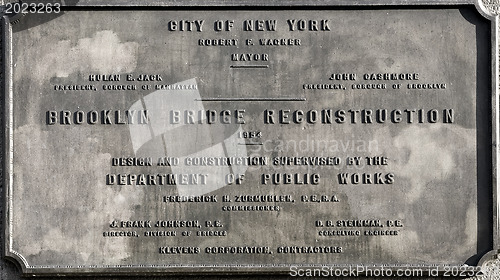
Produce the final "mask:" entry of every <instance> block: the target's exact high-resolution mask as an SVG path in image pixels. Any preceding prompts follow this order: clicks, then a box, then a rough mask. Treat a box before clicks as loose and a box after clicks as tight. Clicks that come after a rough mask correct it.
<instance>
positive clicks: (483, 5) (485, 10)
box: [474, 0, 500, 19]
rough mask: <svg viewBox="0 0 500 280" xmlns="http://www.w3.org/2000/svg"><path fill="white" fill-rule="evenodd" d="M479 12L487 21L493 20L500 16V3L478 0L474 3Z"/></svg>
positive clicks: (496, 0)
mask: <svg viewBox="0 0 500 280" xmlns="http://www.w3.org/2000/svg"><path fill="white" fill-rule="evenodd" d="M474 4H475V6H476V9H477V10H478V12H479V13H480V14H481V15H482V16H483V17H485V18H487V19H492V18H494V17H496V16H498V15H499V14H500V1H498V0H476V1H474Z"/></svg>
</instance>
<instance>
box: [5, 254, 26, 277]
mask: <svg viewBox="0 0 500 280" xmlns="http://www.w3.org/2000/svg"><path fill="white" fill-rule="evenodd" d="M4 259H5V260H7V261H9V262H11V263H13V264H14V265H15V266H16V268H17V269H18V270H19V271H21V272H22V273H23V274H26V273H27V272H28V267H29V265H28V261H27V260H26V258H25V257H23V256H22V255H21V254H19V253H17V252H13V251H7V252H6V253H5V255H4Z"/></svg>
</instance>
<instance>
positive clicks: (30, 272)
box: [0, 0, 500, 276]
mask: <svg viewBox="0 0 500 280" xmlns="http://www.w3.org/2000/svg"><path fill="white" fill-rule="evenodd" d="M484 1H488V0H484ZM5 2H14V1H9V0H0V4H2V5H3V6H1V7H0V12H1V13H2V23H1V32H2V37H1V40H2V45H1V47H2V48H3V50H2V55H3V57H2V58H3V61H2V63H3V65H2V72H3V80H2V81H1V82H2V90H3V93H4V97H3V100H4V104H3V106H4V114H3V125H4V128H5V129H4V135H3V140H4V150H3V153H4V157H3V166H4V168H3V181H4V182H3V183H4V184H3V192H4V199H3V201H4V204H3V211H4V217H3V219H4V224H3V225H4V229H3V236H2V237H3V247H4V248H3V253H4V254H3V257H4V258H5V259H7V260H10V261H12V262H14V263H15V264H16V266H17V267H18V268H20V271H21V272H22V274H23V276H51V275H52V276H56V275H57V276H63V275H73V276H78V275H86V276H90V275H92V276H103V275H106V276H115V275H116V276H120V275H122V276H123V275H129V276H155V275H254V276H256V275H286V274H289V273H290V267H291V266H296V267H303V268H317V269H318V268H319V269H320V268H321V267H323V266H328V267H333V268H341V269H342V268H347V267H348V266H347V265H335V264H269V265H248V264H245V265H101V266H97V265H90V266H82V265H80V266H78V265H75V266H38V265H35V266H32V265H30V264H29V263H28V262H27V260H26V259H25V258H24V257H23V256H22V255H21V254H20V253H19V252H16V251H14V250H13V249H12V241H13V234H12V232H11V230H12V226H11V225H12V224H13V222H14V216H13V213H12V210H13V209H12V204H13V202H12V196H11V194H12V193H13V190H14V186H13V173H14V164H13V153H14V151H13V146H14V137H13V131H14V123H13V117H14V116H13V100H14V93H13V76H12V75H13V59H12V22H13V21H14V20H15V19H16V17H15V16H14V17H13V18H9V17H8V16H7V15H6V14H5V12H4V10H5V9H4V7H5V6H4V5H5ZM24 2H27V3H30V2H36V3H38V2H39V1H32V0H28V1H24ZM48 2H53V3H56V2H58V3H61V6H62V9H64V7H68V8H77V9H79V8H81V9H91V8H96V9H102V8H105V9H113V8H131V9H133V8H154V7H162V8H166V7H169V8H173V9H178V8H190V7H195V8H197V9H211V8H213V9H217V8H221V7H227V8H234V9H237V8H241V9H248V8H251V7H266V8H269V7H273V8H276V9H279V8H283V9H290V8H292V9H293V8H300V7H307V8H314V7H329V8H352V7H354V8H364V9H370V8H381V7H382V8H383V7H388V8H395V7H405V8H411V7H415V6H419V7H425V6H429V8H435V7H437V6H444V7H446V6H465V5H467V6H475V8H476V10H477V11H478V12H479V13H480V14H481V15H482V16H483V17H484V18H486V19H487V20H488V21H490V26H491V27H490V30H491V35H490V36H491V62H490V63H491V77H492V79H491V118H492V120H491V134H492V135H491V156H492V163H491V164H492V174H491V175H492V178H491V180H492V193H491V196H492V204H493V205H492V212H493V213H492V218H493V221H492V239H493V240H492V246H493V248H494V249H493V250H491V251H489V252H488V253H486V254H485V255H484V256H483V257H482V258H481V260H480V261H479V263H478V265H477V266H476V267H474V270H475V271H480V269H481V266H482V265H484V264H486V263H488V262H489V261H492V260H495V259H496V260H499V259H500V200H499V199H498V194H499V191H500V185H499V182H498V180H499V178H500V176H499V175H500V169H499V166H498V161H499V159H500V154H499V152H500V149H499V145H500V131H499V128H500V118H499V116H500V97H499V85H500V83H499V69H498V68H499V66H498V65H499V63H500V62H499V53H498V51H499V46H498V44H499V40H498V36H499V34H498V31H499V30H498V29H499V28H498V25H499V15H497V14H492V13H491V11H488V9H487V8H486V7H485V5H484V3H483V2H482V0H376V2H374V1H373V0H301V1H300V2H298V1H293V0H280V1H279V2H277V1H269V0H206V1H203V2H202V1H188V0H184V1H178V0H152V1H148V0H136V1H134V0H113V1H109V0H108V1H106V0H79V1H78V3H77V4H76V5H71V4H65V1H64V0H55V1H54V0H52V1H48ZM499 5H500V3H499ZM0 74H2V73H0ZM350 266H353V265H350ZM366 267H367V268H372V269H376V268H380V266H373V265H370V266H366ZM405 268H409V269H412V268H420V269H422V270H423V271H424V272H426V271H429V269H431V268H432V269H434V268H436V267H435V266H411V265H401V266H397V265H390V266H384V269H387V270H392V272H395V271H396V270H397V269H405ZM438 269H439V273H440V274H442V273H443V272H444V270H443V267H442V266H439V267H438ZM425 275H426V274H425V273H424V276H425Z"/></svg>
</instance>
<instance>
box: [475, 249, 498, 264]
mask: <svg viewBox="0 0 500 280" xmlns="http://www.w3.org/2000/svg"><path fill="white" fill-rule="evenodd" d="M493 261H497V262H498V261H500V250H491V251H489V252H487V253H486V254H484V255H483V256H482V257H481V259H479V261H478V263H477V266H485V265H488V264H489V263H490V262H493Z"/></svg>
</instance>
